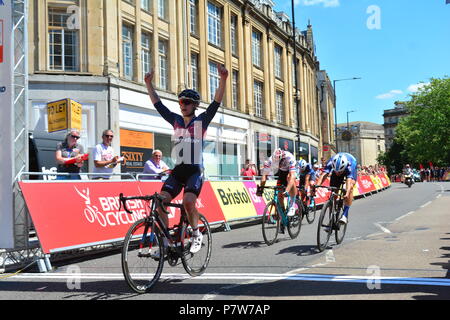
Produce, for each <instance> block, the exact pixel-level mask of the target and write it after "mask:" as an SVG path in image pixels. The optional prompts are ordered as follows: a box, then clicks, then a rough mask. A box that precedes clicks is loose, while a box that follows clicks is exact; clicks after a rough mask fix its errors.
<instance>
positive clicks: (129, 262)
mask: <svg viewBox="0 0 450 320" xmlns="http://www.w3.org/2000/svg"><path fill="white" fill-rule="evenodd" d="M163 266H164V249H163V246H162V239H161V235H160V233H159V230H158V229H157V228H156V227H153V225H150V224H149V223H148V221H146V220H145V219H142V220H139V221H137V222H135V223H134V224H133V225H132V226H131V228H130V229H129V230H128V232H127V235H126V236H125V240H124V243H123V248H122V272H123V275H124V276H125V280H126V282H127V283H128V285H129V286H130V288H131V289H133V290H134V291H135V292H137V293H146V292H148V291H149V290H150V289H151V288H152V287H153V286H154V285H155V284H156V282H157V281H158V279H159V277H160V276H161V272H162V270H163Z"/></svg>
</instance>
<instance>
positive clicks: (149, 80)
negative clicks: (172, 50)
mask: <svg viewBox="0 0 450 320" xmlns="http://www.w3.org/2000/svg"><path fill="white" fill-rule="evenodd" d="M154 76H155V71H154V70H153V69H151V70H150V72H147V73H146V74H145V77H144V81H145V84H146V85H147V86H148V85H151V84H152V81H153V77H154Z"/></svg>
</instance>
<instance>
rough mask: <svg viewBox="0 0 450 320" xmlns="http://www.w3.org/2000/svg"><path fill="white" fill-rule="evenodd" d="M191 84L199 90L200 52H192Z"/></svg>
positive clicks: (194, 88)
mask: <svg viewBox="0 0 450 320" xmlns="http://www.w3.org/2000/svg"><path fill="white" fill-rule="evenodd" d="M191 76H192V78H191V85H192V89H193V90H195V91H199V86H198V54H197V53H191Z"/></svg>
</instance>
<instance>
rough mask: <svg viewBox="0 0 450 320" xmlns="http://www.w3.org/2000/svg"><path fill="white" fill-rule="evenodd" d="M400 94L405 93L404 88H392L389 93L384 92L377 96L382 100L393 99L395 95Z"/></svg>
mask: <svg viewBox="0 0 450 320" xmlns="http://www.w3.org/2000/svg"><path fill="white" fill-rule="evenodd" d="M400 94H403V91H402V90H391V91H389V92H388V93H383V94H380V95H378V96H376V98H377V99H380V100H385V99H392V98H394V97H395V96H397V95H400Z"/></svg>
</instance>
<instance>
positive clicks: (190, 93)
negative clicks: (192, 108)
mask: <svg viewBox="0 0 450 320" xmlns="http://www.w3.org/2000/svg"><path fill="white" fill-rule="evenodd" d="M178 99H180V100H181V99H190V100H193V101H194V102H197V103H198V102H200V94H199V93H198V92H197V91H195V90H191V89H186V90H183V91H181V93H180V94H179V95H178Z"/></svg>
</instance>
